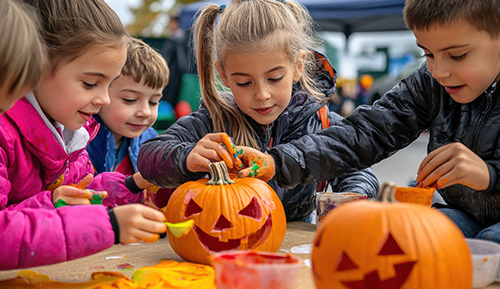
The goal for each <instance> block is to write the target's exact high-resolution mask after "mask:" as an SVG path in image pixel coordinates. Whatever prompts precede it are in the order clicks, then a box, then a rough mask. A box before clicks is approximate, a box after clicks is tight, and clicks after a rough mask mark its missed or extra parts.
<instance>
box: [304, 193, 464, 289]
mask: <svg viewBox="0 0 500 289" xmlns="http://www.w3.org/2000/svg"><path fill="white" fill-rule="evenodd" d="M387 187H388V186H385V188H387ZM391 192H392V194H393V193H394V186H392V189H391ZM381 193H382V192H381ZM383 194H385V193H383ZM311 260H312V271H313V276H314V281H315V283H316V288H318V289H322V288H330V289H331V288H342V289H349V288H351V289H355V288H356V289H357V288H386V289H397V288H404V289H412V288H415V289H417V288H426V289H437V288H454V289H462V288H464V289H466V288H467V289H470V288H471V286H472V264H471V257H470V254H469V248H468V246H467V243H466V242H465V238H464V236H463V234H462V232H461V231H460V230H459V229H458V227H457V226H456V225H455V224H454V223H453V222H452V221H451V220H450V219H448V218H447V217H446V216H445V215H444V214H442V213H441V212H439V211H438V210H435V209H432V208H428V207H425V206H422V205H417V204H411V203H397V202H395V203H393V202H375V201H358V202H351V203H347V204H344V205H342V206H340V207H338V208H335V209H334V210H333V211H332V212H330V213H329V215H328V216H327V217H326V218H325V220H324V221H323V222H322V223H321V225H320V226H319V228H318V231H317V232H316V235H315V238H314V242H313V249H312V256H311Z"/></svg>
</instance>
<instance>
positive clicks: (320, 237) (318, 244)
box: [314, 227, 325, 247]
mask: <svg viewBox="0 0 500 289" xmlns="http://www.w3.org/2000/svg"><path fill="white" fill-rule="evenodd" d="M323 228H324V227H323ZM323 228H319V229H318V230H319V232H317V233H316V234H318V237H317V238H316V242H314V246H315V247H319V246H321V240H322V239H323V233H324V232H325V230H324V229H323Z"/></svg>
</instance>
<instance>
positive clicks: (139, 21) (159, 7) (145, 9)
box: [127, 0, 200, 37]
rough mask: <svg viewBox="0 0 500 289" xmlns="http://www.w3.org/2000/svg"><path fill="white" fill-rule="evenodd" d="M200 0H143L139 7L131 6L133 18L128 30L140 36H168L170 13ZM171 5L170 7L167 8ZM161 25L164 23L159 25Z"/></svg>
mask: <svg viewBox="0 0 500 289" xmlns="http://www.w3.org/2000/svg"><path fill="white" fill-rule="evenodd" d="M199 1H200V0H142V2H141V3H140V4H139V6H137V7H129V9H130V12H131V13H132V15H133V20H132V22H131V23H130V24H128V25H127V30H128V31H129V32H130V33H131V34H132V35H134V36H138V37H164V36H168V29H167V25H166V23H167V21H166V20H168V17H169V15H172V14H174V13H176V12H177V11H178V10H179V8H180V7H181V6H182V5H186V4H190V3H194V2H199ZM165 7H169V8H165ZM159 25H162V26H160V27H159Z"/></svg>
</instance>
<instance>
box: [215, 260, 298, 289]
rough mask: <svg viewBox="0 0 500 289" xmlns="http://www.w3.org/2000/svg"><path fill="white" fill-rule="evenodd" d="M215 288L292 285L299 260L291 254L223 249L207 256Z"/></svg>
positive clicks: (258, 288)
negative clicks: (212, 272) (210, 263)
mask: <svg viewBox="0 0 500 289" xmlns="http://www.w3.org/2000/svg"><path fill="white" fill-rule="evenodd" d="M210 259H211V262H212V265H213V266H214V269H215V281H216V283H217V289H294V288H297V280H298V272H299V269H300V268H301V267H302V261H301V260H300V259H299V258H297V257H295V256H293V255H291V254H286V255H284V254H278V253H270V252H256V251H226V252H220V253H216V254H213V255H211V256H210Z"/></svg>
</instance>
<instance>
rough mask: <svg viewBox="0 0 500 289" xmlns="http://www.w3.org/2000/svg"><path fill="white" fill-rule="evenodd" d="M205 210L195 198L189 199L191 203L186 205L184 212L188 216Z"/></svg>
mask: <svg viewBox="0 0 500 289" xmlns="http://www.w3.org/2000/svg"><path fill="white" fill-rule="evenodd" d="M201 211H203V209H202V208H201V207H200V206H199V205H198V204H197V203H196V202H195V201H194V200H193V199H191V200H189V203H188V204H187V206H186V212H185V213H184V216H185V217H186V218H187V217H189V216H192V215H195V214H199V213H201Z"/></svg>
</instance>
